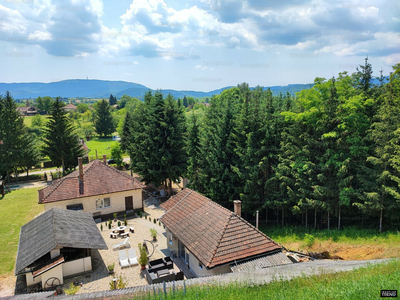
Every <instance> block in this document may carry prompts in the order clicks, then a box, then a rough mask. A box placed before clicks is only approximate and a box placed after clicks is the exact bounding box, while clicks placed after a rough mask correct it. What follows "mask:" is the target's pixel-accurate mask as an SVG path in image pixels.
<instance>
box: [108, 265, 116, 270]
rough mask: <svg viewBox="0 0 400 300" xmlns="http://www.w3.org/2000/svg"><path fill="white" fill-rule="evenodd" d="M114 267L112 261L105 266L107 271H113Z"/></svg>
mask: <svg viewBox="0 0 400 300" xmlns="http://www.w3.org/2000/svg"><path fill="white" fill-rule="evenodd" d="M114 267H115V263H112V264H110V265H108V266H107V269H108V270H109V271H114Z"/></svg>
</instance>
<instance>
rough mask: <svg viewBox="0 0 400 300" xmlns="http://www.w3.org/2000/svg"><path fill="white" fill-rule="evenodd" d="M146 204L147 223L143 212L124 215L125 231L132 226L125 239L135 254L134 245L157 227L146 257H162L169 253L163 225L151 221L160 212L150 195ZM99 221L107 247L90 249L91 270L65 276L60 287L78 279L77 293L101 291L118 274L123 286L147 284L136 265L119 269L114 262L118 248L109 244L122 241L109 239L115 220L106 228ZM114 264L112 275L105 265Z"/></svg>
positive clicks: (146, 238)
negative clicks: (132, 230) (155, 239)
mask: <svg viewBox="0 0 400 300" xmlns="http://www.w3.org/2000/svg"><path fill="white" fill-rule="evenodd" d="M145 204H146V207H145V212H146V213H147V214H148V217H150V218H151V222H150V221H149V219H147V220H146V219H145V218H144V215H143V217H142V218H140V217H131V218H127V222H128V224H127V228H128V229H127V230H126V231H125V232H127V231H128V230H129V227H133V228H134V229H135V232H134V233H130V237H129V242H130V244H131V247H132V248H134V249H135V250H136V255H138V256H139V248H138V244H139V243H143V241H144V240H147V241H152V237H151V235H150V228H155V229H156V230H157V233H158V235H157V242H153V245H154V246H155V249H154V253H153V254H152V256H151V257H150V260H153V259H157V258H161V257H164V256H169V250H168V249H167V238H166V233H165V229H164V228H163V226H162V225H161V226H159V223H158V221H157V222H156V224H154V222H153V219H154V218H156V219H157V218H159V217H161V216H162V215H163V213H164V211H163V210H162V209H161V208H159V207H158V201H157V200H155V199H154V198H152V197H151V198H148V199H147V200H146V201H145ZM119 221H120V222H121V224H122V225H123V219H122V220H121V219H119ZM101 224H102V225H103V231H101V234H102V236H103V238H104V240H105V242H106V244H107V246H108V250H100V251H93V254H92V257H93V259H92V268H93V271H92V272H91V273H89V274H86V275H80V276H75V277H72V278H68V279H66V280H65V281H64V289H66V288H68V287H69V285H70V283H72V282H74V281H75V280H78V281H79V282H82V283H83V286H82V287H81V288H80V289H79V292H78V294H83V293H90V292H94V291H105V290H109V289H110V282H111V281H112V279H113V278H114V276H115V277H119V276H120V275H121V276H122V277H123V278H124V280H125V282H126V283H127V285H126V287H134V286H141V285H147V284H148V283H147V281H146V278H144V277H143V276H142V274H141V272H140V266H139V265H137V266H132V267H126V268H121V267H120V265H119V261H118V250H116V251H114V250H113V245H115V244H118V243H121V242H123V241H124V238H121V237H118V238H116V239H115V238H110V232H111V230H112V229H114V228H116V227H118V222H114V221H113V222H112V229H111V230H110V229H108V227H106V226H105V222H102V223H98V224H97V226H98V228H99V230H100V228H101ZM146 243H147V245H148V249H149V253H150V254H151V252H152V247H151V243H148V242H146ZM128 249H129V248H125V251H126V253H127V254H128ZM112 263H114V264H115V268H114V274H113V275H110V274H108V269H107V266H108V265H110V264H112ZM175 268H176V267H175Z"/></svg>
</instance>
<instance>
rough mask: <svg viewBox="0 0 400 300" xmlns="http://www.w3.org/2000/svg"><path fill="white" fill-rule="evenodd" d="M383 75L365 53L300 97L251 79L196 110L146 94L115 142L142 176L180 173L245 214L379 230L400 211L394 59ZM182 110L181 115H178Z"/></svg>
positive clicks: (170, 178) (161, 179)
mask: <svg viewBox="0 0 400 300" xmlns="http://www.w3.org/2000/svg"><path fill="white" fill-rule="evenodd" d="M393 69H394V72H393V73H391V76H390V80H389V81H388V82H387V81H386V80H385V77H383V76H382V74H381V76H380V77H378V78H377V79H378V84H374V82H375V81H374V79H375V78H374V77H373V76H372V73H373V71H372V66H371V64H369V63H368V59H366V60H365V63H364V64H363V65H360V66H359V67H358V68H357V70H356V72H354V73H352V74H348V73H347V72H342V73H339V75H338V77H337V78H335V77H332V78H330V79H325V78H316V79H315V81H314V85H313V87H312V88H310V89H307V90H302V91H301V92H300V93H297V95H295V96H292V95H290V94H286V95H281V94H280V95H277V96H273V94H272V92H271V91H270V90H269V89H263V88H262V87H256V88H254V89H250V88H249V86H248V84H245V83H243V84H240V85H238V86H237V87H234V88H231V89H229V90H225V91H223V92H222V93H221V94H220V95H216V96H213V97H212V99H211V100H210V104H211V105H210V106H209V107H207V109H206V110H205V112H204V113H203V111H200V110H198V111H194V110H193V111H190V112H189V113H186V115H185V113H183V112H182V111H183V108H182V107H183V105H182V104H181V101H173V100H172V99H171V98H172V97H171V96H168V97H167V98H166V99H163V97H162V95H161V93H159V92H157V93H155V94H154V95H152V94H151V93H148V94H147V95H146V97H145V101H144V103H143V104H142V105H139V106H138V107H137V109H135V110H134V111H133V113H128V114H127V116H126V118H125V123H124V127H123V134H122V145H123V147H124V149H125V150H126V151H127V152H128V153H129V155H130V157H131V160H132V164H131V166H132V168H133V169H134V171H136V172H138V173H139V174H141V175H142V176H143V178H144V180H145V181H146V182H153V183H157V184H165V186H166V187H168V188H169V189H170V187H171V182H177V181H178V180H179V178H180V177H187V178H188V179H189V180H190V187H191V188H193V189H194V190H196V191H198V192H201V193H203V194H204V195H206V196H207V197H209V198H211V199H212V200H214V201H216V202H218V203H220V204H221V205H223V206H225V207H227V208H229V209H232V201H233V200H235V199H240V200H242V211H243V212H244V215H245V216H247V217H248V218H251V216H254V215H255V213H256V211H260V213H261V217H262V218H263V220H264V221H268V222H279V223H280V224H282V225H284V224H303V225H304V226H314V227H323V228H332V227H333V226H335V227H337V228H338V229H340V228H341V227H342V226H346V225H354V224H359V225H360V226H364V227H365V226H371V224H374V225H373V226H375V227H378V228H379V230H381V231H382V230H383V228H384V225H385V227H386V228H387V227H389V226H399V225H400V223H399V218H400V213H399V212H400V189H399V184H400V147H399V146H400V136H399V134H400V129H399V128H400V127H399V125H400V124H399V122H400V105H399V104H400V103H399V101H400V97H399V96H400V95H399V93H400V77H399V75H400V64H397V65H395V66H394V67H393ZM185 116H187V117H185Z"/></svg>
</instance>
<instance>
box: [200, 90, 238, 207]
mask: <svg viewBox="0 0 400 300" xmlns="http://www.w3.org/2000/svg"><path fill="white" fill-rule="evenodd" d="M239 94H240V91H239V89H238V88H232V89H229V90H225V91H223V92H222V93H221V95H219V96H216V97H213V98H212V100H211V106H210V108H209V109H208V110H207V111H206V120H205V128H204V131H203V135H202V137H201V140H202V155H201V166H202V170H201V172H202V177H201V178H202V185H203V186H204V187H205V194H206V195H207V196H208V197H210V198H211V199H213V200H214V201H216V202H218V203H220V204H222V205H224V206H226V207H228V206H229V205H230V201H232V200H235V199H238V198H239V194H238V192H237V187H238V185H239V184H240V183H238V182H237V181H236V179H237V177H236V176H235V172H234V170H233V168H232V166H234V160H235V158H234V156H235V150H234V149H235V144H234V136H233V127H234V120H235V118H236V115H237V112H238V108H239V107H240V105H239V103H240V97H239Z"/></svg>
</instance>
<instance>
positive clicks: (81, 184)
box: [78, 157, 84, 195]
mask: <svg viewBox="0 0 400 300" xmlns="http://www.w3.org/2000/svg"><path fill="white" fill-rule="evenodd" d="M78 167H79V194H80V195H82V194H83V193H84V185H83V165H82V157H78Z"/></svg>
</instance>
